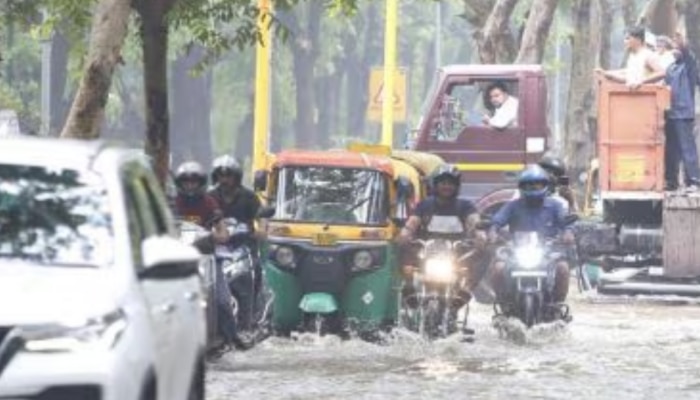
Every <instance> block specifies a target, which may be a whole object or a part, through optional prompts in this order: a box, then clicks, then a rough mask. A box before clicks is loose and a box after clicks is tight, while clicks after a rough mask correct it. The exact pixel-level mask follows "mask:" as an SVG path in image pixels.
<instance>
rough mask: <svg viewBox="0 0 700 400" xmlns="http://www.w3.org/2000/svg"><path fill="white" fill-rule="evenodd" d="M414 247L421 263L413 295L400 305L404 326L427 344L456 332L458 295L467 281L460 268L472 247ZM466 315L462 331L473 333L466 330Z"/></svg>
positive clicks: (442, 242)
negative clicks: (428, 341) (417, 334)
mask: <svg viewBox="0 0 700 400" xmlns="http://www.w3.org/2000/svg"><path fill="white" fill-rule="evenodd" d="M413 244H414V245H416V246H418V248H417V250H418V259H419V260H420V261H419V268H418V269H417V270H415V271H414V272H413V287H414V288H415V294H413V295H411V296H408V297H406V298H403V299H402V301H401V304H402V306H403V307H402V309H403V310H402V316H403V321H404V325H405V326H406V327H407V328H408V329H409V330H412V331H414V332H417V333H419V334H420V335H421V336H422V337H424V338H426V339H428V340H434V339H437V338H444V337H447V336H449V335H451V334H454V333H456V332H457V331H458V321H457V313H458V311H459V309H460V308H461V305H460V304H459V303H458V302H460V301H461V299H460V298H459V297H458V296H457V295H458V293H459V288H460V287H462V286H463V285H464V280H465V279H466V268H464V267H460V265H463V261H464V260H467V259H468V258H470V257H471V256H472V255H473V254H475V252H476V248H475V244H474V242H473V241H471V240H447V239H430V240H414V241H413ZM411 302H412V303H413V304H412V305H411V304H410V303H411ZM466 306H467V311H468V307H469V305H468V304H467V305H466ZM467 315H468V312H467V314H465V318H464V320H463V321H462V327H461V331H462V332H464V333H473V332H472V331H471V330H470V329H468V328H467Z"/></svg>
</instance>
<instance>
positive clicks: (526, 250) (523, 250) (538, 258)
mask: <svg viewBox="0 0 700 400" xmlns="http://www.w3.org/2000/svg"><path fill="white" fill-rule="evenodd" d="M542 258H544V251H542V249H541V248H539V247H520V248H517V249H516V250H515V259H516V260H517V261H518V264H520V265H521V266H522V267H523V268H535V267H536V266H538V265H539V264H540V263H541V262H542Z"/></svg>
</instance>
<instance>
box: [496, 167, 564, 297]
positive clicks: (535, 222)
mask: <svg viewBox="0 0 700 400" xmlns="http://www.w3.org/2000/svg"><path fill="white" fill-rule="evenodd" d="M549 183H550V176H549V174H548V173H547V171H545V170H544V169H543V168H542V167H540V166H539V165H531V166H529V167H527V168H526V169H525V170H523V171H522V172H521V173H520V177H519V178H518V189H519V191H520V198H517V199H514V200H511V201H509V202H508V203H506V204H505V205H504V206H503V207H502V208H501V209H500V210H499V211H498V212H497V213H496V214H495V215H494V216H493V218H492V220H491V222H492V226H491V230H490V232H489V236H490V240H491V241H492V242H496V241H497V240H498V231H499V230H500V229H501V228H503V227H505V226H508V227H509V229H510V231H511V232H519V231H534V232H538V233H540V234H541V235H542V236H543V237H550V238H551V237H556V236H559V235H561V237H562V239H563V241H564V243H566V244H573V243H574V235H573V231H572V230H571V228H570V227H569V226H567V225H566V221H565V217H566V215H567V213H566V211H565V210H564V207H563V206H562V204H561V203H560V202H558V201H556V200H555V199H553V198H552V197H551V196H550V195H549V188H548V185H549ZM490 281H491V287H492V288H493V289H494V291H495V292H496V296H497V299H498V302H499V303H500V304H507V303H508V302H509V299H508V298H507V296H508V294H507V289H506V288H507V286H506V285H507V282H506V264H505V262H504V261H503V260H496V261H495V262H494V264H493V266H492V271H491V273H490ZM568 291H569V265H568V262H567V260H566V259H563V258H562V259H560V260H559V261H558V262H557V265H556V270H555V283H554V297H555V298H554V301H555V302H557V303H560V302H563V301H564V300H566V296H567V293H568Z"/></svg>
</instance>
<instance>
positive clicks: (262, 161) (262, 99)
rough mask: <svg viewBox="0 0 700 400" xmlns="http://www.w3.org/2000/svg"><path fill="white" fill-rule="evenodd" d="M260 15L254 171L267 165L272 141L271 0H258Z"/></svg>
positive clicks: (256, 58) (256, 54)
mask: <svg viewBox="0 0 700 400" xmlns="http://www.w3.org/2000/svg"><path fill="white" fill-rule="evenodd" d="M258 8H259V10H260V16H259V18H258V30H259V31H260V34H261V40H260V41H258V43H257V45H256V48H255V95H254V96H255V109H254V129H253V132H254V140H253V173H255V171H259V170H263V169H265V168H266V167H267V153H268V151H269V150H268V149H269V141H270V101H269V98H270V53H271V49H272V40H271V39H272V35H271V33H270V29H269V25H270V22H271V21H270V12H271V7H270V0H258Z"/></svg>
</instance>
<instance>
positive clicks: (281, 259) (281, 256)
mask: <svg viewBox="0 0 700 400" xmlns="http://www.w3.org/2000/svg"><path fill="white" fill-rule="evenodd" d="M275 261H276V262H277V264H279V266H280V267H293V266H294V250H292V249H291V248H289V247H286V246H280V247H278V248H277V250H276V251H275Z"/></svg>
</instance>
